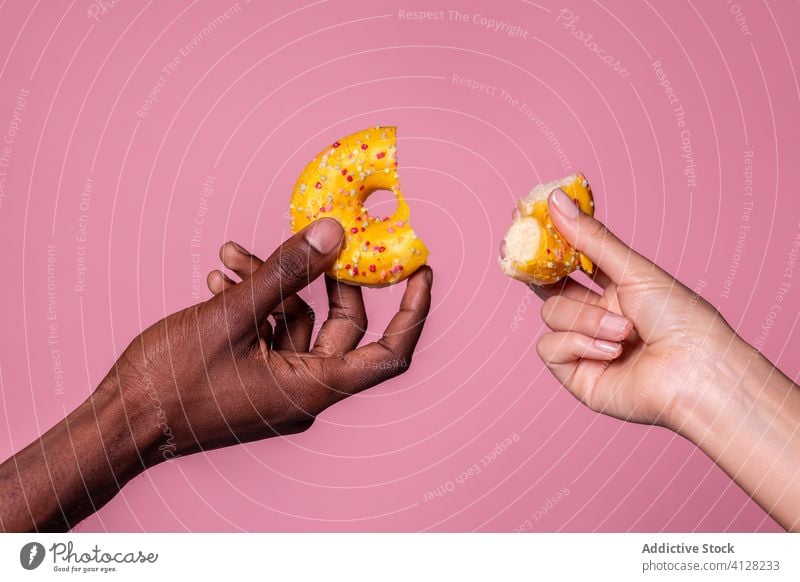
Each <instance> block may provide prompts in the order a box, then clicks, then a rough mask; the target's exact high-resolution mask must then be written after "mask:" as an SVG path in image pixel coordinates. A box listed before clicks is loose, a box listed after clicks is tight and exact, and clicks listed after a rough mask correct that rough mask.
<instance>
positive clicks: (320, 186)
mask: <svg viewBox="0 0 800 582" xmlns="http://www.w3.org/2000/svg"><path fill="white" fill-rule="evenodd" d="M314 188H316V189H317V190H319V189H320V188H322V182H317V183H316V184H314Z"/></svg>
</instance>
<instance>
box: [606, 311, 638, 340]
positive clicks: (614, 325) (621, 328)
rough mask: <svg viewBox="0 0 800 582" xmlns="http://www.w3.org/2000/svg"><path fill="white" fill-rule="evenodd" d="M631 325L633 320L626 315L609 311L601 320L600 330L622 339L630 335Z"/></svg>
mask: <svg viewBox="0 0 800 582" xmlns="http://www.w3.org/2000/svg"><path fill="white" fill-rule="evenodd" d="M631 325H632V324H631V322H630V321H628V319H626V318H625V317H622V316H621V315H617V314H615V313H607V314H606V315H604V316H603V318H602V319H601V320H600V331H602V332H604V333H605V334H606V335H609V336H613V337H615V338H619V339H622V338H624V337H625V336H627V335H628V332H629V331H630V328H631Z"/></svg>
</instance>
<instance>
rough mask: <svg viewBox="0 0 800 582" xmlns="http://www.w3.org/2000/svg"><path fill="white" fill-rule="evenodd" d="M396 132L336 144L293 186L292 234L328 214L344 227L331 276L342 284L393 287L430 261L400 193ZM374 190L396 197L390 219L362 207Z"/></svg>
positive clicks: (379, 131) (380, 130)
mask: <svg viewBox="0 0 800 582" xmlns="http://www.w3.org/2000/svg"><path fill="white" fill-rule="evenodd" d="M396 129H397V128H395V127H390V126H388V127H373V128H371V129H365V130H363V131H359V132H357V133H354V134H352V135H349V136H347V137H345V138H342V139H340V140H339V141H337V142H334V143H333V144H332V145H330V146H328V147H327V148H325V149H324V150H323V151H322V152H320V153H319V154H318V155H317V156H316V157H315V158H314V159H313V160H311V162H310V163H309V164H308V165H307V166H306V167H305V169H304V170H303V171H302V173H301V174H300V177H299V178H298V179H297V183H296V184H295V187H294V191H293V193H292V202H291V205H290V207H289V215H290V222H291V227H292V231H293V232H297V231H299V230H302V229H303V228H305V227H306V226H307V225H308V224H310V223H311V222H313V221H315V220H317V219H318V218H323V217H326V216H327V217H331V218H335V219H337V220H338V221H339V222H340V223H341V225H342V227H343V228H344V231H345V238H344V244H343V245H342V251H341V253H340V254H339V257H338V258H337V261H336V263H335V264H334V265H333V267H332V268H331V270H330V271H329V272H328V274H329V275H331V276H332V277H335V278H336V279H338V280H340V281H344V282H348V283H353V284H356V285H366V286H369V287H384V286H386V285H393V284H394V283H398V282H400V281H402V280H403V279H405V278H407V277H408V276H409V275H411V274H412V273H413V272H414V271H416V270H417V269H419V268H420V267H421V266H422V265H424V264H425V262H426V260H427V258H428V249H427V248H426V247H425V245H424V244H423V242H422V241H421V240H419V239H418V238H417V236H416V234H415V233H414V231H413V229H412V228H411V226H410V224H409V217H410V209H409V207H408V204H407V203H406V201H405V199H404V198H403V194H402V193H401V191H400V180H399V175H398V173H397V157H396V152H397V147H396ZM376 190H389V191H391V192H393V193H394V195H395V198H396V199H397V210H396V211H395V212H394V214H393V215H392V216H390V217H378V216H372V215H371V214H370V213H369V212H368V211H367V209H366V208H365V207H364V201H365V200H366V199H367V198H368V197H369V195H370V194H372V193H373V192H375V191H376ZM348 266H349V267H348Z"/></svg>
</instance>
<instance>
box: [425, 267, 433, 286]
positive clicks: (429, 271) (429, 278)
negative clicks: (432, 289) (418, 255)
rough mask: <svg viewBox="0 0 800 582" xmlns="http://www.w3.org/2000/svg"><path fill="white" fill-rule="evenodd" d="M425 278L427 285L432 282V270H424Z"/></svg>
mask: <svg viewBox="0 0 800 582" xmlns="http://www.w3.org/2000/svg"><path fill="white" fill-rule="evenodd" d="M425 278H426V279H427V280H428V285H429V286H430V284H431V283H432V282H433V269H425Z"/></svg>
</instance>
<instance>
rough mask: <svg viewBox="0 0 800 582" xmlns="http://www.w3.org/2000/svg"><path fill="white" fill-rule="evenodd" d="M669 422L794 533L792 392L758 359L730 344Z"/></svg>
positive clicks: (796, 392)
mask: <svg viewBox="0 0 800 582" xmlns="http://www.w3.org/2000/svg"><path fill="white" fill-rule="evenodd" d="M674 424H675V425H674V426H673V428H674V429H675V430H676V431H677V432H679V433H680V434H682V435H683V436H685V437H686V438H688V439H689V440H690V441H692V442H693V443H695V444H696V445H697V446H698V447H700V448H701V449H702V450H703V451H704V452H705V453H706V454H707V455H708V456H709V457H711V458H712V459H713V460H714V461H715V462H716V463H717V464H718V465H719V466H720V467H722V469H723V470H724V471H725V472H726V473H728V474H729V475H730V476H731V477H732V478H733V479H734V480H735V481H736V483H738V484H739V486H741V487H742V489H744V490H745V491H746V492H747V493H748V494H749V495H750V496H751V497H753V499H754V500H755V501H756V502H757V503H758V504H759V505H761V507H763V508H764V509H765V510H766V511H767V512H768V513H769V514H770V515H771V516H772V517H773V518H774V519H775V520H777V521H778V522H779V523H780V524H781V525H782V526H783V527H785V528H786V529H788V530H798V529H800V389H798V386H796V385H795V384H794V383H792V382H791V381H790V380H789V379H788V378H787V377H786V376H784V375H783V374H782V373H781V371H780V370H778V369H777V368H775V367H774V366H773V365H772V364H771V363H770V362H769V361H768V360H767V359H766V358H764V357H763V356H761V354H759V353H758V352H757V351H756V350H755V349H754V348H752V347H751V346H749V345H747V344H746V343H745V342H743V341H741V340H739V339H738V338H737V339H736V340H735V342H734V344H732V346H731V349H730V350H728V353H727V355H726V357H725V358H723V360H722V361H720V362H718V363H717V364H715V365H714V366H713V369H712V370H711V373H710V374H709V377H708V380H707V381H706V382H704V383H702V384H701V385H700V386H699V387H698V389H697V391H696V394H695V396H694V397H692V398H690V399H689V401H688V402H687V403H686V406H683V407H681V410H680V418H677V419H675V423H674Z"/></svg>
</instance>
